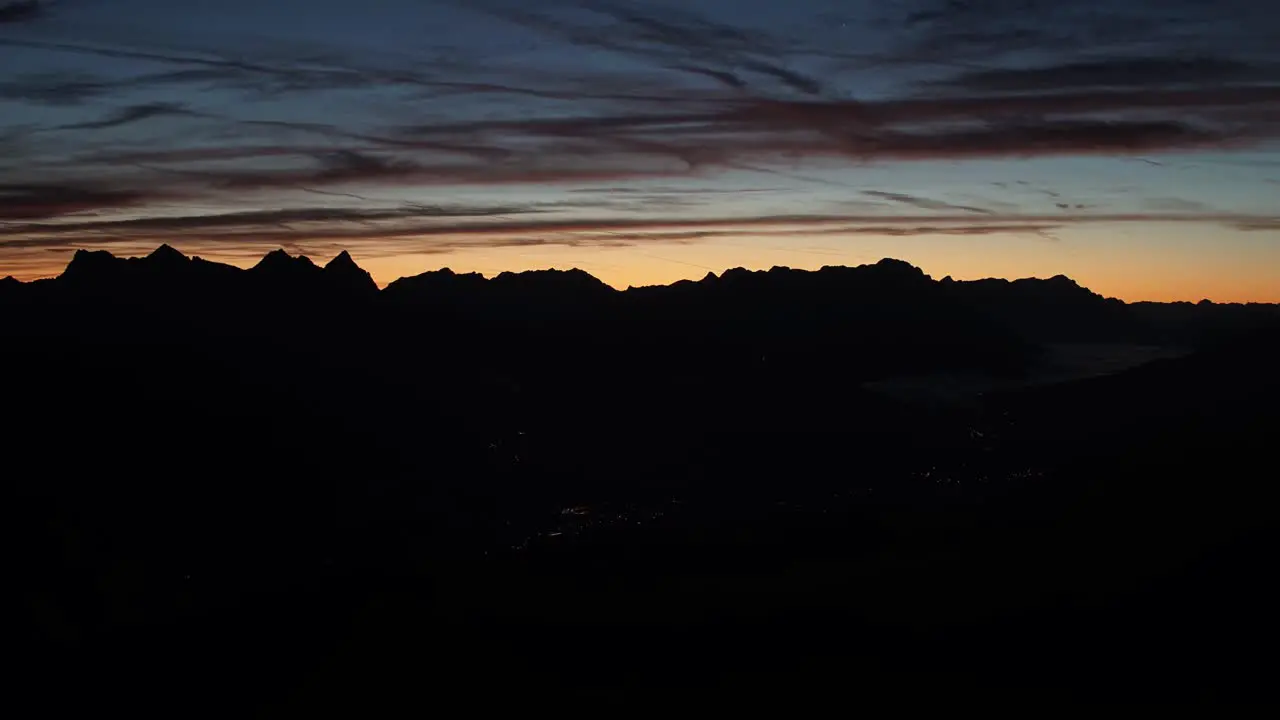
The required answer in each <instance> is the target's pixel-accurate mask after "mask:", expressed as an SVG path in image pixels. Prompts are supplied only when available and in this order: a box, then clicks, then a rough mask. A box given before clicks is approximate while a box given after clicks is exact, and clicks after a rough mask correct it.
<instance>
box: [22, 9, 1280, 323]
mask: <svg viewBox="0 0 1280 720" xmlns="http://www.w3.org/2000/svg"><path fill="white" fill-rule="evenodd" d="M108 5H109V6H110V7H109V8H108V7H107V6H108ZM1262 5H1264V4H1263V3H1256V2H1245V1H1244V0H1226V1H1222V0H1218V1H1216V2H1209V1H1207V0H1205V1H1201V0H1172V1H1169V2H1160V3H1156V2H1139V3H1130V4H1122V3H1110V2H1101V1H1100V0H1082V1H1081V2H1077V3H1069V4H1068V3H1054V2H1043V1H1040V0H1017V1H1016V2H1015V1H1014V0H990V1H988V2H977V1H976V0H971V1H969V2H965V1H964V0H938V1H936V2H935V1H934V0H912V1H911V2H905V3H878V2H869V1H866V2H861V1H855V2H835V1H834V0H833V1H831V2H823V1H820V0H797V1H796V2H792V3H773V2H763V1H757V0H739V1H734V2H731V1H730V0H701V1H699V2H693V1H690V2H675V1H674V0H672V1H671V2H621V1H605V0H591V1H589V2H588V1H586V0H583V1H582V2H546V3H536V4H531V3H524V2H516V1H515V0H511V1H510V2H498V1H496V0H480V1H469V2H465V3H464V2H461V1H459V2H446V1H443V0H434V1H433V0H370V1H368V2H364V3H359V4H357V3H350V2H339V1H337V0H315V1H310V2H302V1H301V0H281V1H279V2H272V3H252V2H248V1H247V0H225V2H223V3H218V4H201V5H199V6H195V5H190V4H184V3H162V2H159V0H119V1H118V2H113V3H109V4H108V3H95V2H91V1H90V0H62V1H60V2H35V3H30V2H7V3H6V2H0V68H2V69H0V266H4V267H5V268H6V269H8V270H9V271H15V272H14V274H17V275H21V276H28V277H29V276H35V275H39V274H47V273H50V272H56V270H57V267H58V266H59V265H60V264H61V263H63V262H65V258H66V256H67V254H68V253H69V252H71V251H72V250H73V249H74V248H76V247H85V246H95V247H107V248H112V247H118V248H121V249H131V248H135V247H145V246H148V245H150V246H154V245H156V244H159V243H160V242H169V243H171V244H173V245H175V246H177V247H180V248H182V249H184V250H187V251H189V252H198V253H200V254H203V255H206V256H212V257H219V256H222V257H226V258H234V257H243V256H248V255H251V254H253V253H255V252H256V253H259V254H260V253H261V252H265V251H266V250H268V249H271V248H274V247H281V246H283V247H287V248H291V249H294V250H298V251H303V252H311V253H316V254H324V253H328V252H336V250H335V248H337V247H350V248H351V250H352V252H353V254H355V255H356V257H357V258H358V259H362V260H363V259H365V258H380V259H382V260H383V261H384V265H385V267H388V268H392V267H402V271H403V272H416V271H419V270H422V269H425V266H421V267H415V266H413V264H414V263H418V264H421V263H424V262H428V260H426V259H424V258H425V257H436V258H439V256H441V255H455V256H459V257H461V256H465V257H468V258H473V259H474V258H484V257H486V255H485V253H487V252H488V253H490V254H489V255H488V256H487V257H489V258H490V259H494V258H497V257H499V255H494V254H492V253H493V252H496V250H497V249H500V248H521V247H525V248H527V247H551V248H560V249H562V250H563V251H565V252H570V251H571V254H572V255H573V256H574V257H577V258H578V259H579V260H581V259H583V258H586V260H587V261H590V258H591V255H590V253H591V252H594V251H595V250H596V249H609V250H610V251H611V252H610V253H609V256H610V257H611V258H613V262H624V263H625V262H626V261H625V260H621V261H620V260H619V259H618V258H620V257H622V256H618V255H617V253H616V252H612V251H616V250H618V249H619V248H622V249H626V248H631V249H634V250H635V252H636V253H641V252H646V253H662V252H663V250H662V248H664V247H666V246H669V245H671V244H673V243H674V244H678V245H687V244H690V243H708V244H715V243H720V244H721V247H728V245H725V243H730V242H738V243H740V247H739V252H738V256H739V258H740V261H739V262H736V263H734V264H741V265H747V266H751V265H756V264H759V263H760V262H763V260H761V258H763V257H764V255H763V254H761V252H762V249H763V248H766V247H775V248H776V247H788V246H791V247H794V248H795V252H796V253H803V246H804V245H805V243H806V242H808V239H810V238H821V239H822V240H823V242H831V241H837V240H838V241H839V242H840V243H843V245H842V246H841V248H854V247H857V246H858V245H859V244H860V243H862V244H865V242H866V240H867V238H869V237H873V236H874V237H877V238H880V239H884V238H896V239H898V240H899V241H900V242H902V243H909V242H913V241H912V240H911V238H916V237H925V236H928V237H934V238H939V237H943V238H951V239H952V240H956V241H963V239H964V238H975V237H978V236H991V235H1008V236H1010V237H1018V238H1020V239H1021V241H1024V242H1033V243H1041V244H1044V243H1046V242H1049V243H1055V244H1063V243H1066V242H1068V240H1069V237H1070V236H1071V235H1072V234H1073V233H1093V234H1095V235H1096V234H1098V233H1100V232H1103V230H1102V229H1103V228H1107V229H1108V230H1106V232H1111V233H1112V235H1113V236H1114V238H1116V239H1115V241H1116V242H1120V241H1121V238H1123V237H1125V236H1126V233H1129V232H1131V231H1133V230H1134V229H1135V228H1137V229H1143V230H1144V231H1146V232H1152V233H1154V232H1159V231H1161V230H1160V229H1161V228H1166V227H1167V226H1168V225H1169V224H1171V223H1172V224H1182V225H1184V226H1188V227H1190V226H1194V227H1196V228H1200V229H1201V231H1202V233H1203V235H1204V240H1203V241H1202V243H1203V252H1204V253H1206V254H1210V253H1217V252H1231V248H1232V247H1234V245H1233V244H1236V243H1241V242H1256V240H1255V238H1257V237H1259V236H1265V237H1267V238H1269V239H1275V240H1280V232H1277V228H1276V215H1275V207H1274V203H1273V198H1274V194H1275V189H1276V188H1277V184H1276V183H1277V178H1280V155H1278V154H1276V153H1275V147H1276V141H1277V138H1278V137H1280V72H1278V68H1280V57H1278V56H1277V54H1276V51H1275V49H1274V43H1273V39H1274V38H1275V37H1278V36H1280V16H1276V15H1275V14H1274V13H1272V12H1270V11H1268V10H1267V9H1266V8H1264V7H1262ZM180 6H181V7H180ZM121 18H129V22H127V23H126V22H123V21H122V20H121ZM1120 227H1123V228H1126V229H1124V230H1114V231H1113V230H1110V229H1111V228H1120ZM1243 238H1248V239H1243ZM766 244H767V245H766ZM1147 246H1149V247H1150V248H1151V249H1152V250H1153V251H1158V244H1151V243H1150V242H1148V244H1147ZM646 247H649V248H650V249H649V250H645V248H646ZM837 254H839V253H838V252H837ZM398 257H399V258H405V261H404V263H402V265H401V266H396V265H394V264H393V263H391V262H390V261H391V260H393V259H395V258H398ZM502 257H506V258H508V259H510V258H509V256H505V255H504V256H502ZM559 257H560V259H559V260H557V262H560V261H566V260H568V259H570V256H569V255H564V254H562V255H561V256H559ZM630 257H632V258H633V259H637V263H636V264H635V267H636V268H637V270H636V272H634V273H630V276H633V277H634V279H635V280H636V281H638V282H643V281H645V280H646V277H645V276H644V273H643V272H641V271H640V270H639V268H641V267H649V266H651V265H652V263H651V262H647V261H646V262H640V261H638V258H640V257H648V256H647V255H645V256H641V255H639V254H635V255H632V256H630ZM1275 259H1276V260H1277V266H1278V267H1280V254H1277V255H1276V256H1275ZM673 261H674V259H673ZM674 262H675V264H680V262H683V261H674ZM1098 262H1103V259H1102V258H1099V259H1098ZM436 264H437V265H438V264H439V263H438V262H437V263H436ZM695 264H696V263H695ZM994 266H995V265H994V264H993V267H994ZM1153 267H1154V265H1153ZM717 269H722V268H717ZM684 270H685V271H688V270H690V268H688V267H686V268H684ZM388 272H392V271H388ZM1278 272H1280V271H1278ZM993 274H994V273H993ZM379 279H380V280H382V281H384V282H385V281H387V280H390V279H392V278H390V277H380V278H379ZM654 279H655V280H657V279H658V278H656V277H655V278H654ZM1081 280H1082V281H1084V282H1087V281H1088V278H1087V277H1086V278H1081ZM1277 280H1280V276H1278V277H1277ZM1275 299H1280V298H1275Z"/></svg>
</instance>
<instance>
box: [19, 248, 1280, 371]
mask: <svg viewBox="0 0 1280 720" xmlns="http://www.w3.org/2000/svg"><path fill="white" fill-rule="evenodd" d="M81 301H91V304H92V305H93V307H94V308H103V309H105V308H111V307H118V306H121V305H128V306H130V307H131V308H133V309H134V310H135V311H138V312H142V313H144V314H146V313H151V314H154V313H156V312H161V313H163V312H175V311H182V312H188V313H191V312H196V313H198V314H199V315H201V316H208V315H209V314H211V313H212V314H215V315H218V314H227V315H236V316H244V315H246V314H248V315H254V314H255V313H256V311H257V310H265V309H266V308H268V307H278V306H280V304H281V303H284V304H286V305H288V306H297V307H298V309H299V310H300V311H306V310H307V309H310V310H311V311H319V309H320V308H322V307H323V308H326V309H327V311H329V312H339V313H349V312H357V313H363V312H366V311H368V310H369V309H370V308H372V307H382V308H387V309H388V310H389V311H390V312H416V313H419V314H421V315H422V316H423V317H429V318H432V319H434V320H435V321H436V322H437V323H438V324H441V325H449V324H453V323H455V322H457V323H462V324H464V325H470V326H471V327H472V328H473V329H474V328H475V327H478V326H480V325H485V326H491V327H493V328H495V329H497V328H505V329H506V330H508V331H512V330H514V329H515V328H523V329H524V330H538V331H545V332H552V333H553V334H563V332H568V333H570V334H573V333H576V332H579V331H590V332H592V333H594V334H596V335H601V336H603V335H609V336H613V337H615V339H618V340H623V339H625V338H626V337H627V335H628V333H632V332H633V331H634V332H637V333H640V334H639V335H636V334H632V335H631V339H633V340H646V341H647V342H648V341H658V340H660V339H662V340H665V341H681V342H694V343H697V342H700V341H711V340H715V341H716V342H719V343H724V342H729V337H728V336H734V337H737V338H738V339H740V340H741V341H742V342H748V344H750V342H749V341H748V340H747V338H748V337H751V338H758V339H760V340H761V341H764V339H765V338H768V337H772V338H773V339H774V340H776V341H783V340H784V338H787V337H791V338H793V339H794V338H795V337H798V336H801V335H812V334H815V333H817V334H820V335H821V334H828V335H829V334H831V333H842V332H844V331H846V330H850V329H854V328H856V329H858V330H859V331H860V332H862V333H864V334H865V333H869V332H874V333H875V334H876V336H877V337H878V338H879V339H881V340H890V339H892V340H894V341H895V342H898V343H900V344H903V343H905V344H907V345H912V344H916V345H922V346H923V345H929V344H931V343H932V344H933V345H936V343H935V342H932V341H933V340H937V339H941V338H947V337H955V336H959V337H967V338H968V339H969V341H970V342H969V343H968V344H970V345H972V344H974V343H978V342H981V341H983V339H984V338H985V339H986V341H993V340H995V339H996V337H997V336H999V337H1000V338H1002V339H1003V340H1004V341H1008V340H1009V339H1010V338H1011V337H1012V338H1016V339H1017V340H1019V341H1025V342H1029V343H1037V344H1038V343H1054V342H1129V343H1147V344H1177V345H1185V346H1195V345H1200V344H1203V343H1205V342H1213V341H1215V340H1217V339H1220V338H1222V337H1226V336H1230V335H1233V334H1238V333H1240V332H1248V331H1250V330H1255V329H1259V328H1262V327H1270V326H1271V325H1273V324H1274V323H1275V322H1276V321H1277V319H1278V318H1280V306H1277V305H1267V304H1243V305H1242V304H1214V303H1209V302H1207V301H1202V302H1200V303H1197V304H1192V303H1124V302H1122V301H1120V300H1116V299H1112V298H1104V297H1102V296H1101V295H1098V294H1097V293H1094V292H1092V291H1090V290H1089V289H1087V288H1084V287H1082V286H1080V285H1079V284H1077V283H1076V282H1075V281H1073V280H1071V279H1070V278H1067V277H1065V276H1062V275H1058V276H1055V277H1052V278H1048V279H1034V278H1028V279H1020V280H1012V281H1010V280H1000V279H987V280H975V281H956V280H952V279H951V278H950V277H946V278H943V279H942V280H934V279H932V278H930V277H929V276H928V275H926V274H925V273H924V272H923V271H921V270H920V269H919V268H916V267H914V266H912V265H910V264H908V263H906V262H903V261H899V260H891V259H885V260H881V261H880V262H878V263H875V264H874V265H863V266H858V267H842V266H829V267H824V268H822V269H821V270H816V271H804V270H792V269H789V268H784V267H774V268H772V269H771V270H768V271H750V270H745V269H742V268H734V269H731V270H727V271H725V272H724V273H722V274H720V275H716V274H714V273H708V274H707V275H706V276H705V277H704V278H703V279H702V280H700V281H688V280H683V281H679V282H676V283H674V284H671V285H666V286H651V287H638V288H629V289H627V290H625V291H619V290H615V289H613V288H611V287H610V286H608V285H606V284H605V283H603V282H601V281H600V280H598V279H597V278H595V277H593V276H591V275H590V274H588V273H586V272H584V271H582V270H577V269H573V270H565V271H560V270H538V271H528V272H519V273H512V272H504V273H502V274H500V275H498V276H496V277H494V278H491V279H486V278H485V277H484V276H482V275H480V274H478V273H455V272H453V271H451V270H449V269H447V268H446V269H442V270H438V271H432V272H424V273H422V274H419V275H415V276H411V277H404V278H400V279H399V280H396V281H394V282H392V283H390V284H389V285H387V287H386V288H384V289H381V290H379V288H378V286H377V285H376V283H375V282H374V281H373V278H372V277H371V276H370V274H369V273H368V272H366V271H365V270H363V269H362V268H360V267H359V265H357V264H356V263H355V261H354V260H353V259H352V258H351V256H350V254H348V253H347V252H346V251H343V252H342V253H340V254H339V255H338V256H337V257H335V258H334V259H333V260H331V261H330V262H329V263H328V264H326V265H324V266H323V267H321V266H319V265H316V264H315V263H314V262H312V261H311V260H310V259H309V258H307V257H305V256H297V257H295V256H291V255H289V254H288V253H286V252H285V251H284V250H275V251H272V252H270V253H268V254H267V255H266V256H264V257H263V258H262V260H261V261H259V262H258V263H257V264H256V265H254V266H253V267H252V268H249V269H247V270H246V269H241V268H238V267H235V266H232V265H227V264H223V263H217V262H210V261H208V260H204V259H202V258H199V257H194V258H189V257H187V256H185V255H183V254H182V253H180V252H179V251H177V250H175V249H173V248H172V247H170V246H168V245H162V246H160V247H159V248H158V249H156V250H155V251H154V252H153V253H151V254H150V255H147V256H146V257H141V258H118V257H115V256H114V255H112V254H111V253H109V252H106V251H87V250H78V251H77V252H76V253H75V256H74V257H73V258H72V260H71V262H70V264H69V265H68V266H67V268H66V270H65V271H64V272H63V273H62V275H60V276H58V277H57V278H53V279H47V280H37V281H33V282H28V283H21V282H18V281H16V280H14V279H13V278H5V279H4V281H3V282H0V302H6V303H8V302H16V303H20V304H24V305H27V304H30V303H34V304H35V305H34V306H32V307H35V306H42V305H50V306H60V307H64V308H69V306H68V303H70V304H72V305H82V304H83V303H82V302H81ZM583 322H587V323H592V325H589V326H582V325H575V323H583ZM682 338H683V339H682ZM601 339H602V338H601ZM866 339H867V340H871V339H872V338H871V337H870V336H867V337H866ZM733 342H737V341H736V340H735V341H733ZM755 344H757V345H759V344H761V342H756V343H755ZM763 344H765V345H773V344H776V343H774V342H767V341H765V342H763ZM860 344H861V343H860ZM781 354H785V350H784V351H783V352H782V353H781Z"/></svg>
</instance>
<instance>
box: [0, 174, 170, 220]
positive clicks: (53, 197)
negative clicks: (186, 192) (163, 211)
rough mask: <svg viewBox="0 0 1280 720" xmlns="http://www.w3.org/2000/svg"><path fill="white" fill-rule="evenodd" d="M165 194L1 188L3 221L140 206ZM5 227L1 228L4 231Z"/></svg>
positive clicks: (65, 187) (52, 187)
mask: <svg viewBox="0 0 1280 720" xmlns="http://www.w3.org/2000/svg"><path fill="white" fill-rule="evenodd" d="M161 196H162V193H158V192H157V193H150V194H149V193H143V192H131V191H125V190H108V189H105V188H94V187H77V186H73V185H0V221H15V220H46V219H50V218H57V217H62V216H66V215H76V214H80V213H85V212H92V211H95V210H104V209H118V208H127V207H136V206H139V205H142V204H144V203H146V202H147V201H149V200H155V199H157V198H159V197H161ZM3 229H4V228H3V226H0V231H2V230H3Z"/></svg>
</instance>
